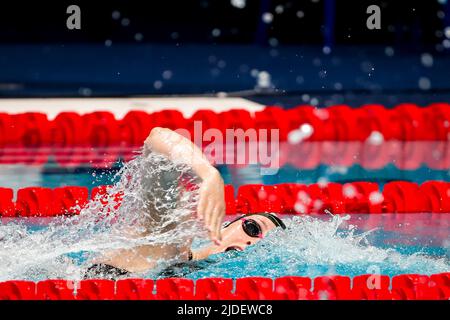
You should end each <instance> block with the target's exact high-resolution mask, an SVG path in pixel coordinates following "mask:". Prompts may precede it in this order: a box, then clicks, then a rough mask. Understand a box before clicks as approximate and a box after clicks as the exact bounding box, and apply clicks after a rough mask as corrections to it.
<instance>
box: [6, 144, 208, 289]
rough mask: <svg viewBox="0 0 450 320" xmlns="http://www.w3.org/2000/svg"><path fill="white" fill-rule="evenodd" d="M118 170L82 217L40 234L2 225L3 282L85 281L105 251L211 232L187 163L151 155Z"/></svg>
mask: <svg viewBox="0 0 450 320" xmlns="http://www.w3.org/2000/svg"><path fill="white" fill-rule="evenodd" d="M117 174H118V177H115V178H114V179H117V180H118V182H117V183H116V184H114V185H113V186H112V187H111V188H110V189H109V190H108V191H107V193H106V195H104V196H98V197H96V199H94V200H92V201H90V202H89V203H88V204H87V205H86V206H85V207H84V208H82V209H81V213H80V215H78V216H74V217H71V218H68V217H61V218H56V219H54V220H53V221H52V222H51V223H50V224H49V225H48V227H46V228H43V229H41V230H38V231H34V232H30V230H29V226H27V224H26V223H24V222H23V221H21V222H17V221H14V222H9V223H7V224H0V245H1V248H2V249H1V250H0V281H3V280H6V279H33V280H41V279H46V278H71V279H79V278H80V277H81V271H82V270H83V269H84V268H85V267H86V266H87V264H88V263H89V261H91V260H92V258H95V257H97V256H99V255H101V254H102V253H105V252H110V251H111V250H117V249H129V248H134V247H137V246H140V245H155V246H158V245H161V244H168V243H170V244H172V245H175V246H176V245H182V244H183V243H186V241H188V239H190V238H192V236H193V235H195V236H200V237H202V236H204V235H205V232H204V230H203V229H202V227H201V226H200V224H199V223H197V222H196V220H195V215H194V214H195V208H196V203H197V200H198V192H197V191H198V179H197V177H196V176H195V175H194V174H193V172H192V171H191V170H190V169H189V168H188V167H187V166H185V165H183V164H180V163H173V162H170V161H169V160H167V159H166V158H165V157H164V156H162V155H159V154H156V153H147V154H140V155H138V156H137V157H136V158H135V159H133V160H132V161H130V162H128V163H127V164H126V165H125V166H124V167H123V168H122V169H121V170H120V171H119V172H118V173H117ZM74 256H76V257H77V259H75V258H74ZM80 257H81V259H80ZM178 258H179V257H173V259H172V260H177V259H178ZM160 262H167V263H171V262H173V261H160Z"/></svg>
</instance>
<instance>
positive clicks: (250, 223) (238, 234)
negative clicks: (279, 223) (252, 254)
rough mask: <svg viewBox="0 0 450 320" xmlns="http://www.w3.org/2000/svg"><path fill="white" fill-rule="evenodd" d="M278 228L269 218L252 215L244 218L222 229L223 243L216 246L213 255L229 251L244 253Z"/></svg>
mask: <svg viewBox="0 0 450 320" xmlns="http://www.w3.org/2000/svg"><path fill="white" fill-rule="evenodd" d="M274 228H276V226H275V224H274V223H273V222H272V221H271V220H270V219H268V218H267V217H264V216H260V215H251V216H249V217H248V218H246V217H243V218H241V219H239V220H237V221H235V222H233V223H232V224H230V225H228V226H227V227H226V228H223V229H222V241H221V244H220V245H219V246H215V248H214V252H213V253H219V252H224V251H229V250H238V251H243V250H244V249H245V248H246V247H248V246H251V245H253V244H255V243H256V242H258V241H260V240H261V239H262V238H264V237H265V236H266V235H267V233H268V232H269V231H270V230H272V229H274Z"/></svg>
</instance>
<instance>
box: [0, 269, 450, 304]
mask: <svg viewBox="0 0 450 320" xmlns="http://www.w3.org/2000/svg"><path fill="white" fill-rule="evenodd" d="M449 298H450V273H441V274H434V275H431V276H426V275H418V274H404V275H398V276H394V277H392V278H389V277H388V276H385V275H377V274H368V275H360V276H356V277H354V278H353V279H352V278H350V277H347V276H322V277H316V278H314V279H311V278H308V277H298V276H286V277H280V278H276V279H271V278H264V277H248V278H239V279H236V280H233V279H227V278H204V279H198V280H196V281H194V280H191V279H184V278H166V279H159V280H156V281H154V280H151V279H123V280H118V281H111V280H102V279H97V280H82V281H78V282H77V281H72V280H60V279H58V280H45V281H40V282H37V283H35V282H31V281H19V280H17V281H6V282H0V300H244V299H245V300H248V299H251V300H447V299H449Z"/></svg>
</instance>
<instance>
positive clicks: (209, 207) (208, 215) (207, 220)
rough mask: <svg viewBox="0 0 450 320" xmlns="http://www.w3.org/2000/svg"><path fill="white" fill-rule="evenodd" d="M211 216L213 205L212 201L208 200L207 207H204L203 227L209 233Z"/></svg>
mask: <svg viewBox="0 0 450 320" xmlns="http://www.w3.org/2000/svg"><path fill="white" fill-rule="evenodd" d="M213 214H214V203H213V201H211V200H209V201H208V205H207V206H206V212H205V227H206V228H207V229H208V231H210V232H211V231H212V228H211V222H212V215H213Z"/></svg>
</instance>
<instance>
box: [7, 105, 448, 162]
mask: <svg viewBox="0 0 450 320" xmlns="http://www.w3.org/2000/svg"><path fill="white" fill-rule="evenodd" d="M195 121H201V126H202V130H203V132H204V130H207V129H213V128H214V129H217V130H219V131H220V132H222V133H223V134H225V133H226V129H243V130H247V129H251V128H254V129H258V130H259V129H279V139H280V141H281V142H287V143H286V145H285V146H284V147H283V148H284V149H287V150H286V152H285V153H284V154H285V155H291V154H294V153H297V156H294V157H290V156H289V157H284V159H283V160H282V162H283V163H284V161H286V162H288V163H291V164H293V165H297V166H300V167H311V166H312V165H317V164H318V163H316V162H317V161H324V162H325V163H327V164H328V163H330V164H335V165H337V164H341V165H343V164H352V163H361V164H362V165H363V166H367V167H375V168H379V167H381V166H382V165H383V164H387V163H388V162H392V161H394V160H395V162H396V164H397V165H398V166H399V168H405V169H406V168H409V169H411V168H416V167H418V166H419V165H420V164H421V163H426V164H427V165H429V166H430V167H431V168H448V167H449V166H450V159H449V158H450V156H449V155H448V154H449V151H448V149H449V148H448V141H449V139H450V104H447V103H436V104H431V105H429V106H427V107H418V106H417V105H414V104H400V105H398V106H396V107H394V108H392V109H387V108H385V107H383V106H381V105H364V106H362V107H360V108H350V107H349V106H346V105H337V106H332V107H329V108H326V109H317V108H315V107H313V106H308V105H300V106H297V107H295V108H292V109H283V108H281V107H277V106H269V107H266V108H265V109H264V110H262V111H257V112H255V113H254V114H251V113H250V112H249V111H247V110H245V109H232V110H229V111H224V112H220V113H216V112H214V111H211V110H198V111H197V112H195V113H194V114H193V115H192V116H191V117H190V118H185V117H184V116H183V114H182V113H181V112H180V111H178V110H163V111H158V112H154V113H147V112H144V111H130V112H129V113H127V114H126V115H125V117H124V118H123V119H116V118H115V116H114V115H113V114H112V113H111V112H107V111H96V112H92V113H88V114H84V115H80V114H78V113H76V112H62V113H60V114H58V115H57V117H56V118H55V119H53V120H49V119H48V118H47V116H46V115H45V114H43V113H37V112H29V113H21V114H7V113H0V163H13V162H22V163H27V164H43V163H45V162H46V161H47V160H48V159H49V156H54V157H55V160H56V161H57V163H59V164H60V165H62V166H76V165H79V164H80V163H86V162H88V163H91V164H92V166H94V167H110V166H111V165H112V164H113V163H114V162H115V161H117V160H118V158H122V159H125V160H129V159H130V158H131V157H132V156H133V150H135V149H137V148H139V147H141V146H142V144H143V142H144V140H145V138H146V137H147V136H148V134H149V132H150V131H151V129H152V128H154V127H156V126H161V127H168V128H171V129H185V130H187V131H188V132H190V133H191V137H192V135H193V133H194V122H195ZM298 130H301V131H303V133H302V136H301V138H300V141H298V139H297V138H294V139H292V137H294V136H295V135H292V133H293V132H294V133H295V131H298ZM305 130H306V131H305ZM297 136H298V135H297ZM270 137H271V136H270V134H269V136H268V137H267V138H268V139H269V140H270ZM324 141H326V142H328V143H325V144H315V143H314V142H316V143H317V142H324ZM331 141H334V142H346V143H342V144H336V143H334V144H333V143H331V144H330V143H329V142H331ZM411 141H415V142H425V141H426V142H427V143H415V144H414V143H413V144H406V145H405V144H404V142H411ZM299 142H301V143H299ZM348 142H357V143H355V144H352V143H350V144H349V143H348ZM382 142H384V143H382ZM431 142H432V145H433V146H432V147H430V143H431ZM309 143H312V144H309ZM283 148H282V149H283ZM289 151H295V152H289ZM428 151H429V152H428ZM437 153H438V154H437ZM336 154H338V155H340V156H339V157H336V156H335V155H336ZM282 155H283V153H282ZM355 156H356V158H355ZM336 159H339V161H343V163H336V161H337V160H336Z"/></svg>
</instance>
